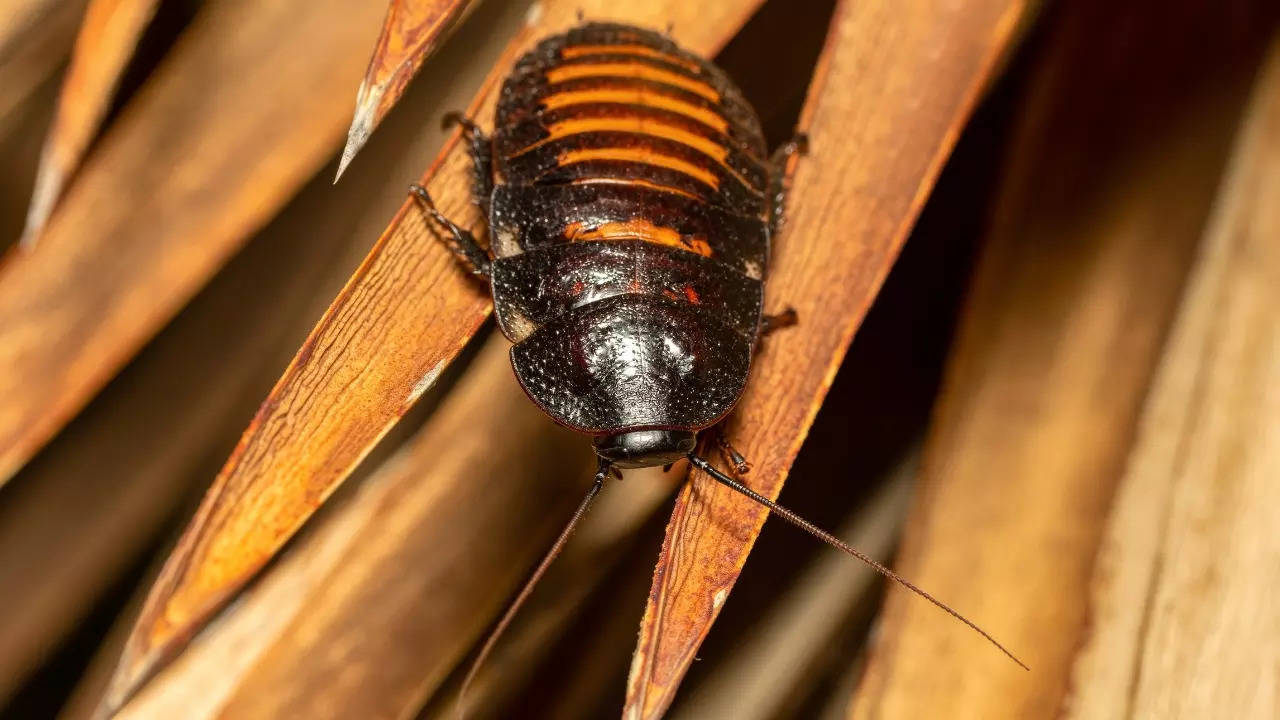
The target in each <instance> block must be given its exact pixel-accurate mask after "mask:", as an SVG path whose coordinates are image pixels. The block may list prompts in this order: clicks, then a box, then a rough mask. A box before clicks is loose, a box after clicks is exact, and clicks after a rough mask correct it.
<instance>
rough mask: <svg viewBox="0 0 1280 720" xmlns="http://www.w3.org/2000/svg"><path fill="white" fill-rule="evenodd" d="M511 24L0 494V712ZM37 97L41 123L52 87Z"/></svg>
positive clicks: (422, 79) (356, 259)
mask: <svg viewBox="0 0 1280 720" xmlns="http://www.w3.org/2000/svg"><path fill="white" fill-rule="evenodd" d="M524 11H525V8H522V7H518V6H507V7H504V6H502V5H501V4H499V3H494V4H492V5H489V6H482V7H481V8H479V9H478V11H477V14H476V21H475V22H473V23H470V24H468V25H467V26H464V27H463V28H462V29H460V30H459V34H458V36H457V38H456V40H455V41H453V42H451V43H450V44H449V45H448V46H447V47H446V48H445V49H444V50H443V51H442V53H441V54H440V56H439V58H438V60H437V61H435V62H433V63H431V64H429V65H428V66H427V67H425V68H424V69H423V72H422V73H420V74H419V76H418V79H417V80H415V82H414V84H413V87H412V88H411V89H410V91H409V93H407V94H406V96H405V100H404V102H406V103H409V104H410V106H411V107H412V108H419V109H421V110H420V111H419V112H405V113H398V114H397V115H396V116H394V117H393V118H391V119H390V120H389V122H387V123H384V125H383V127H382V129H380V130H379V132H378V134H377V136H375V137H374V138H373V140H372V141H371V142H370V144H369V146H368V147H366V148H365V151H364V158H365V159H366V160H367V161H368V162H365V163H363V164H360V165H358V166H356V167H354V168H351V169H350V170H349V177H348V178H347V182H344V183H343V184H341V185H339V186H337V187H334V186H332V185H330V184H329V183H327V182H324V180H325V178H316V179H313V180H312V181H311V182H309V183H307V185H306V186H305V187H304V188H303V190H302V191H301V192H300V193H299V194H298V195H297V196H296V197H295V198H294V199H292V200H291V201H290V202H289V203H288V205H287V206H286V207H285V208H284V209H283V210H282V212H281V213H280V214H279V215H278V216H277V217H276V218H274V219H273V220H272V221H271V223H270V224H269V225H268V226H267V227H265V228H264V229H263V230H262V231H260V232H258V233H256V234H255V237H254V239H253V240H252V242H250V243H249V245H248V246H247V247H246V248H245V250H244V251H243V252H241V253H240V254H239V255H237V256H236V257H235V258H234V259H233V260H232V261H231V262H230V263H228V265H227V267H225V268H223V269H222V270H221V271H219V273H218V274H217V275H216V276H215V277H214V278H213V280H212V281H211V282H210V284H209V286H208V287H206V288H204V289H202V290H201V292H200V293H199V294H198V295H197V296H196V297H195V298H193V300H192V302H191V303H190V304H188V305H187V306H186V307H184V308H183V310H182V313H181V314H180V315H179V316H178V317H177V318H175V319H174V321H173V322H172V323H170V324H168V325H167V326H166V327H165V329H164V331H163V332H161V333H160V334H159V335H157V337H156V338H155V339H154V340H152V341H151V342H150V343H149V344H148V345H147V347H146V348H145V349H144V350H143V351H142V352H140V353H139V355H138V357H137V358H135V359H134V360H133V361H131V362H130V363H129V365H128V366H127V367H125V368H124V369H123V370H122V372H121V373H120V374H119V375H118V376H117V377H116V378H115V379H114V380H113V381H112V383H110V384H109V385H108V386H107V387H106V388H104V390H103V392H102V393H101V394H100V395H99V396H98V397H96V398H94V400H93V401H92V402H91V403H90V404H89V405H88V406H87V407H86V408H85V410H84V411H82V412H81V413H80V414H79V415H78V416H77V417H76V419H75V420H74V421H73V423H72V426H71V427H70V428H68V431H67V432H65V433H62V434H60V435H59V436H58V437H55V438H54V439H53V440H52V441H51V442H50V443H49V445H47V446H46V447H45V449H44V450H43V451H42V452H41V453H40V454H39V456H38V457H37V458H35V459H34V461H33V462H31V463H29V464H28V465H27V466H26V467H24V468H23V469H22V471H21V472H20V473H19V475H18V476H17V477H16V478H15V484H14V485H13V486H12V487H8V488H6V489H5V491H4V502H2V503H0V587H4V588H6V592H4V593H0V617H4V616H7V617H21V618H23V622H21V623H17V624H13V625H11V626H10V627H9V628H8V630H7V631H6V632H3V633H0V703H3V701H4V698H5V697H7V696H8V694H9V692H10V690H11V689H12V688H15V687H17V686H18V685H19V684H20V683H21V682H22V681H23V679H24V678H25V677H26V675H27V674H28V673H29V672H30V671H32V670H34V669H35V668H36V667H39V665H40V664H41V663H42V662H43V661H44V660H45V659H46V657H47V653H48V649H49V648H52V647H58V646H59V645H60V644H61V643H62V642H63V639H64V638H66V637H67V636H68V634H69V633H70V632H71V631H72V629H73V628H74V626H75V624H76V623H77V622H81V621H83V620H84V619H85V617H86V614H87V613H88V611H89V610H90V609H91V608H93V607H95V605H97V604H98V603H99V602H100V601H101V600H102V599H103V596H104V592H105V591H106V590H107V589H108V588H110V587H111V586H112V585H113V584H115V583H118V582H120V579H121V577H122V574H123V573H125V572H126V571H127V568H129V567H132V566H136V564H137V563H138V562H139V558H140V553H143V552H147V548H148V547H149V546H150V545H151V544H152V543H154V542H155V539H156V538H157V534H158V533H160V532H162V528H163V526H164V525H165V524H166V523H167V522H171V521H172V518H174V517H177V515H176V514H177V513H180V512H182V507H181V506H182V503H183V500H184V499H186V498H190V497H192V495H193V494H195V497H199V495H198V493H200V492H202V491H203V490H204V489H206V488H207V487H208V483H209V478H211V477H213V476H214V474H216V473H217V471H218V468H219V467H220V466H221V464H222V461H223V460H225V459H226V457H225V455H226V449H227V448H230V447H232V446H234V445H235V442H236V440H237V439H238V438H239V436H240V433H241V432H242V431H243V430H244V423H245V418H248V417H252V415H253V413H254V411H255V410H256V409H257V407H258V405H259V404H260V403H261V401H262V396H263V395H264V394H265V392H266V390H267V389H269V388H270V387H271V385H272V383H274V382H275V380H276V379H277V378H278V377H279V375H280V369H281V368H282V367H285V366H286V365H288V363H289V361H290V359H292V357H293V355H294V354H295V353H296V352H297V349H298V343H299V341H300V340H301V338H305V337H306V335H307V333H308V332H309V331H310V330H311V328H312V327H313V326H314V325H315V320H316V318H317V317H319V316H320V315H321V314H323V313H324V311H325V309H326V308H327V307H328V305H329V301H330V300H332V298H333V296H334V295H335V294H336V293H337V291H338V290H339V289H341V288H342V286H343V284H344V283H345V282H346V280H347V277H348V276H349V275H350V273H351V270H352V268H354V267H356V266H357V265H358V264H359V263H360V260H361V259H362V258H363V257H364V255H365V254H366V253H367V251H368V243H367V240H368V238H369V237H373V236H376V234H377V233H378V232H379V231H380V230H381V229H382V227H383V226H384V225H385V224H386V220H387V218H388V217H390V216H391V215H392V214H394V213H395V210H396V208H398V207H399V206H400V203H401V200H402V192H403V190H404V187H405V182H406V179H407V178H413V177H416V176H417V175H418V174H419V173H421V171H422V162H423V158H425V157H429V153H432V152H434V151H436V150H438V149H439V145H440V143H441V142H442V141H443V139H444V138H445V137H446V135H445V133H444V132H443V131H440V130H438V129H437V128H436V127H435V123H431V124H430V126H428V127H424V125H423V120H424V118H429V117H431V116H433V115H435V114H436V111H435V110H429V108H440V107H457V106H461V104H463V103H465V102H466V101H467V100H468V99H469V98H470V96H471V94H472V92H473V90H474V88H475V87H476V86H478V85H479V84H480V83H482V82H483V81H484V78H485V76H486V75H487V74H488V72H489V70H490V69H491V68H492V65H493V62H494V60H495V59H496V58H497V57H498V55H499V54H500V53H501V51H502V49H503V48H504V47H505V45H506V38H507V37H509V36H510V34H511V33H514V32H515V30H516V28H518V27H519V26H520V25H521V24H523V18H524ZM70 41H71V38H68V44H67V48H68V49H69V48H70ZM47 90H49V92H48V93H42V94H44V95H46V96H47V100H48V101H49V103H50V108H52V101H53V99H54V98H55V97H56V91H57V88H56V87H49V88H47ZM37 149H38V148H37ZM30 159H31V161H32V165H31V167H32V169H34V160H35V158H34V157H32V158H30ZM24 199H25V198H24ZM24 209H25V208H24ZM281 268H288V271H287V272H281ZM247 288H252V290H253V291H252V292H246V289H247ZM228 319H234V321H229V320H228ZM192 378H199V382H192V381H191V380H192ZM156 428H164V432H163V433H158V432H156ZM157 569H158V568H157ZM145 589H146V588H145V587H143V588H140V591H141V590H145ZM138 600H139V604H140V602H141V598H140V597H139V598H138ZM133 611H136V608H134V609H133ZM128 619H129V620H131V619H132V617H129V618H128ZM123 630H124V631H127V630H128V628H127V627H125V628H123ZM121 639H122V638H121ZM116 654H117V655H118V648H116ZM107 659H109V660H110V661H114V660H115V657H114V656H112V657H110V658H107ZM95 669H96V668H95ZM108 669H109V668H108ZM104 672H105V671H104ZM95 676H96V675H95ZM103 682H105V678H104V679H103ZM81 687H84V683H81ZM99 691H100V688H99ZM86 715H87V713H86Z"/></svg>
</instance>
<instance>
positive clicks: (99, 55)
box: [22, 0, 159, 247]
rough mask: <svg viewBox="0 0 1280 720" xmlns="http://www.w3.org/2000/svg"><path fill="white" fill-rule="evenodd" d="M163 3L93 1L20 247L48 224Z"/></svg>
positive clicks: (47, 142) (43, 157) (66, 81)
mask: <svg viewBox="0 0 1280 720" xmlns="http://www.w3.org/2000/svg"><path fill="white" fill-rule="evenodd" d="M158 4H159V0H91V2H90V3H89V7H88V8H87V9H86V10H85V16H84V22H83V23H82V24H81V25H80V34H79V35H78V36H77V37H76V44H75V48H74V50H72V53H71V65H70V67H68V68H67V73H66V75H65V76H64V77H63V80H62V94H61V96H60V97H59V98H58V111H57V113H56V114H55V115H54V118H53V124H52V125H51V126H50V129H49V135H48V137H47V138H45V144H44V150H43V152H42V153H41V156H40V167H39V170H38V171H37V172H36V185H35V190H34V191H33V192H32V196H31V206H30V208H29V209H28V211H27V227H26V229H25V230H24V231H23V235H22V243H23V245H26V246H27V247H30V246H31V245H32V244H33V243H34V242H35V241H36V238H37V237H38V236H39V234H40V231H41V230H42V229H43V228H44V225H45V223H46V222H47V221H48V220H49V215H50V214H51V213H52V212H53V207H54V205H55V204H56V203H57V202H58V198H59V197H60V196H61V195H62V189H63V187H64V186H65V185H66V183H67V180H68V179H69V178H70V177H71V175H72V173H74V172H75V170H76V168H77V167H78V166H79V165H80V161H81V159H82V158H83V157H84V152H85V150H86V149H87V148H88V147H89V142H90V141H91V140H92V139H93V136H94V135H95V134H96V133H97V132H98V127H99V126H100V125H101V123H102V119H103V116H105V115H106V112H107V108H108V107H109V106H110V104H111V98H112V96H113V95H114V93H115V88H116V83H117V82H118V81H119V79H120V74H121V73H122V72H124V68H125V65H126V64H127V63H128V62H129V58H130V57H132V55H133V49H134V47H135V46H136V45H137V43H138V38H139V37H140V36H141V35H142V31H143V29H144V28H145V27H146V25H147V23H148V22H150V20H151V18H152V16H153V15H155V11H156V6H157V5H158Z"/></svg>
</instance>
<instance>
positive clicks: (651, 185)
mask: <svg viewBox="0 0 1280 720" xmlns="http://www.w3.org/2000/svg"><path fill="white" fill-rule="evenodd" d="M569 184H570V185H629V186H631V187H642V188H645V189H646V190H657V191H658V192H665V193H672V194H674V195H679V196H681V197H686V198H689V199H690V200H697V201H698V202H706V201H705V200H703V199H702V198H700V197H698V196H697V195H694V194H693V193H690V192H685V191H684V190H681V189H680V188H673V187H671V186H670V185H662V184H661V183H656V182H649V181H648V180H639V179H636V178H610V177H600V178H578V179H577V180H571V181H570V182H569Z"/></svg>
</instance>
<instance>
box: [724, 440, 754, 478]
mask: <svg viewBox="0 0 1280 720" xmlns="http://www.w3.org/2000/svg"><path fill="white" fill-rule="evenodd" d="M716 448H718V449H719V450H720V457H722V458H724V461H725V462H726V463H728V464H729V465H730V466H732V467H733V472H734V473H735V474H737V475H739V476H742V475H746V474H747V473H749V472H751V463H749V462H747V459H746V458H744V457H742V453H740V452H738V451H737V450H736V449H734V447H733V445H731V444H730V443H729V438H727V437H725V435H724V431H723V430H721V429H717V430H716Z"/></svg>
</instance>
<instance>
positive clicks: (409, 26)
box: [338, 0, 471, 177]
mask: <svg viewBox="0 0 1280 720" xmlns="http://www.w3.org/2000/svg"><path fill="white" fill-rule="evenodd" d="M470 5H471V0H391V5H390V6H389V7H388V8H387V17H386V19H385V20H383V22H382V34H381V35H380V36H379V37H378V42H377V44H376V45H374V48H373V57H371V58H370V59H369V69H368V70H366V71H365V74H364V80H362V81H361V82H360V90H359V91H358V92H357V93H356V112H355V116H354V117H353V118H352V120H351V128H350V129H349V130H347V146H346V147H345V148H343V150H342V160H341V161H339V163H338V177H342V171H343V170H346V169H347V165H348V164H349V163H350V162H351V160H352V158H354V157H355V156H356V153H358V152H360V148H362V147H364V144H365V141H367V140H368V139H369V135H371V134H372V133H373V131H374V130H375V129H376V128H377V127H378V123H380V122H382V118H384V117H386V114H387V113H388V112H391V108H393V107H395V104H396V103H397V102H399V101H400V96H401V95H403V94H404V89H405V88H406V87H407V86H408V85H409V81H410V80H412V79H413V76H414V75H416V74H417V73H418V68H420V67H422V62H423V61H424V60H426V59H427V56H428V55H430V54H431V53H432V51H434V50H435V49H436V48H437V47H439V45H440V43H441V42H443V41H444V39H445V38H446V37H448V35H449V31H451V30H452V29H453V27H454V25H455V24H456V23H457V21H458V18H460V17H461V16H462V14H463V13H464V12H465V11H466V10H467V8H468V7H469V6H470Z"/></svg>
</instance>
